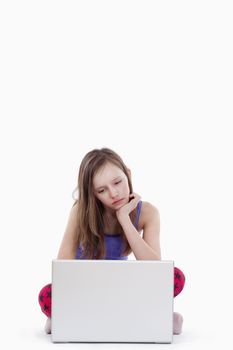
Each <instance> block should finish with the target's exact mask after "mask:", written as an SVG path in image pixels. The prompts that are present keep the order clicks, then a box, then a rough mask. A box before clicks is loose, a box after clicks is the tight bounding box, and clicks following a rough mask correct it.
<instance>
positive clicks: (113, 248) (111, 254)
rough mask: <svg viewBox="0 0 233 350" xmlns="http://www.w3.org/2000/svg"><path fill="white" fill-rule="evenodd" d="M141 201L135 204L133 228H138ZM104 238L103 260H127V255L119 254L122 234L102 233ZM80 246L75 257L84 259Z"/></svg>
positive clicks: (121, 247)
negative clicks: (135, 211)
mask: <svg viewBox="0 0 233 350" xmlns="http://www.w3.org/2000/svg"><path fill="white" fill-rule="evenodd" d="M141 206H142V201H139V202H138V205H137V214H136V219H135V224H134V226H135V228H136V229H137V230H138V221H139V215H140V211H141ZM104 240H105V246H106V255H105V258H104V259H105V260H128V256H127V255H126V256H121V254H122V252H123V250H124V245H123V244H124V242H123V238H122V235H121V234H120V233H119V234H115V235H111V234H108V233H104ZM81 253H82V248H81V247H80V246H79V248H78V249H77V253H76V257H75V259H86V258H85V256H84V257H82V258H81Z"/></svg>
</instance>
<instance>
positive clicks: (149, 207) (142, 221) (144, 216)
mask: <svg viewBox="0 0 233 350" xmlns="http://www.w3.org/2000/svg"><path fill="white" fill-rule="evenodd" d="M141 202H142V205H141V211H140V215H139V221H138V228H139V231H141V230H143V229H144V227H145V225H146V223H147V222H148V221H150V220H151V219H152V218H153V217H154V216H157V217H159V210H158V208H157V207H156V206H155V205H153V204H151V203H150V202H147V201H141Z"/></svg>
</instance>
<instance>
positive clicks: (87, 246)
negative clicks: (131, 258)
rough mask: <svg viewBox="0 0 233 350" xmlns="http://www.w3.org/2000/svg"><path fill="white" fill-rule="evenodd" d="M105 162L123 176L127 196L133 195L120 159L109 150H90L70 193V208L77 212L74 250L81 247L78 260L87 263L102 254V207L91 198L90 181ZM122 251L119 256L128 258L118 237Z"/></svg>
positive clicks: (126, 246)
mask: <svg viewBox="0 0 233 350" xmlns="http://www.w3.org/2000/svg"><path fill="white" fill-rule="evenodd" d="M107 162H109V163H112V164H114V165H116V166H118V167H119V168H120V169H121V170H122V171H123V172H124V173H125V175H126V176H127V179H128V184H129V189H130V193H132V192H133V186H132V182H131V179H130V176H129V174H128V171H127V167H126V165H125V163H124V162H123V160H122V159H121V157H120V156H119V155H118V154H117V153H116V152H114V151H113V150H111V149H109V148H101V149H94V150H92V151H90V152H88V153H87V154H86V155H85V157H84V158H83V160H82V161H81V164H80V168H79V174H78V184H77V187H76V189H75V190H74V192H75V191H76V190H77V192H78V198H77V199H75V198H74V192H73V199H74V200H75V203H74V204H73V206H74V205H76V204H77V205H78V211H77V232H76V243H77V248H78V247H80V246H81V247H82V255H81V258H82V257H84V256H85V258H87V259H103V258H104V256H105V254H106V247H105V240H104V232H103V231H104V220H103V213H104V206H103V204H102V203H101V201H100V200H99V199H98V198H97V197H95V195H94V188H93V177H94V175H95V174H96V172H97V171H98V170H99V168H101V167H102V166H104V165H105V164H106V163H107ZM129 215H130V219H131V221H132V222H133V221H134V219H135V216H136V209H134V210H133V211H132V212H131V213H130V214H129ZM122 239H123V244H124V249H123V253H122V255H123V256H124V255H129V254H130V253H131V252H132V249H131V247H130V245H129V243H128V241H127V239H126V237H125V235H124V234H122Z"/></svg>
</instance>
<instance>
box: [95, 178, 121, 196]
mask: <svg viewBox="0 0 233 350" xmlns="http://www.w3.org/2000/svg"><path fill="white" fill-rule="evenodd" d="M120 182H121V180H120V181H118V182H116V183H115V185H118V184H119V183H120ZM102 192H104V190H101V191H99V192H98V193H102Z"/></svg>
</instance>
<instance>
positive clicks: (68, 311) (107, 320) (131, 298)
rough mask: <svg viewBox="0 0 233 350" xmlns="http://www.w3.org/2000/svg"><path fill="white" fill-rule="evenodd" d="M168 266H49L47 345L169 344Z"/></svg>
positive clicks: (170, 269) (146, 263)
mask: <svg viewBox="0 0 233 350" xmlns="http://www.w3.org/2000/svg"><path fill="white" fill-rule="evenodd" d="M173 290H174V262H173V261H166V260H164V261H161V260H159V261H158V260H85V259H78V260H59V259H55V260H53V261H52V315H51V339H52V342H54V343H57V342H80V343H86V342H87V343H92V342H94V343H96V342H101V343H112V342H113V343H125V342H126V343H172V341H173Z"/></svg>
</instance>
